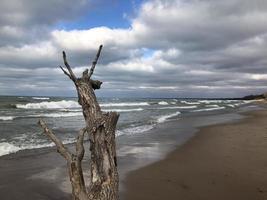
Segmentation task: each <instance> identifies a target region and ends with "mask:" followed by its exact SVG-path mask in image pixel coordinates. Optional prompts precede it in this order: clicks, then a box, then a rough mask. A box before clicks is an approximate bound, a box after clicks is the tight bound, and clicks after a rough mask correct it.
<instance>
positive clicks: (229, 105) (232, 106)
mask: <svg viewBox="0 0 267 200" xmlns="http://www.w3.org/2000/svg"><path fill="white" fill-rule="evenodd" d="M227 106H228V107H230V108H235V107H236V106H235V105H234V104H227Z"/></svg>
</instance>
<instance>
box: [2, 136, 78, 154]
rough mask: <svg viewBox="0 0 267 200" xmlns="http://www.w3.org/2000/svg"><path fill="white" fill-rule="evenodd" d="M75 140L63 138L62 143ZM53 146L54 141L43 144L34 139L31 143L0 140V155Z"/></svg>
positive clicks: (69, 142)
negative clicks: (19, 143)
mask: <svg viewBox="0 0 267 200" xmlns="http://www.w3.org/2000/svg"><path fill="white" fill-rule="evenodd" d="M75 141H76V139H75V138H68V139H65V140H63V144H71V143H74V142H75ZM53 146H55V144H54V143H52V142H50V143H43V144H38V141H34V142H33V143H29V144H22V145H18V144H12V143H8V142H1V143H0V156H3V155H7V154H11V153H16V152H18V151H21V150H26V149H40V148H45V147H53Z"/></svg>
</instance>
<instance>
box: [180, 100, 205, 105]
mask: <svg viewBox="0 0 267 200" xmlns="http://www.w3.org/2000/svg"><path fill="white" fill-rule="evenodd" d="M181 103H184V104H188V105H199V104H200V103H199V102H195V101H192V102H190V101H181Z"/></svg>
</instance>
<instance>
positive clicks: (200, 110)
mask: <svg viewBox="0 0 267 200" xmlns="http://www.w3.org/2000/svg"><path fill="white" fill-rule="evenodd" d="M223 109H225V107H224V106H223V107H218V108H203V109H199V110H192V111H191V112H204V111H214V110H223Z"/></svg>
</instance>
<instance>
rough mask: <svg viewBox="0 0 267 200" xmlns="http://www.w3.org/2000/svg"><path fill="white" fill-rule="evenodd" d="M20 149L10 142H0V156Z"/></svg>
mask: <svg viewBox="0 0 267 200" xmlns="http://www.w3.org/2000/svg"><path fill="white" fill-rule="evenodd" d="M19 150H20V148H19V147H17V146H15V145H13V144H10V143H8V142H1V143H0V156H3V155H7V154H10V153H14V152H17V151H19Z"/></svg>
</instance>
